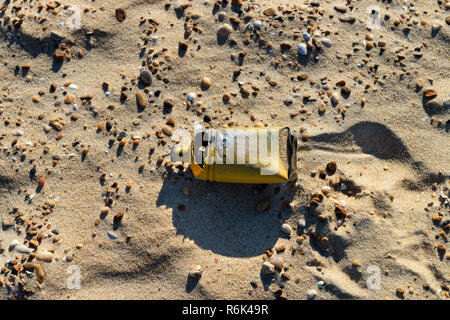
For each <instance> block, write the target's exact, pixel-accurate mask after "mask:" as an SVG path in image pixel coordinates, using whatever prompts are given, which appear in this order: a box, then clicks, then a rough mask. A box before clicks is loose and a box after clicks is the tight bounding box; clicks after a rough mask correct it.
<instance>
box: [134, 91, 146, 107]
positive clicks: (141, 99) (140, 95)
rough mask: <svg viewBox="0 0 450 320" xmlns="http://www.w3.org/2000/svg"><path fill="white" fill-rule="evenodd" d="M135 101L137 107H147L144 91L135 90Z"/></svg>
mask: <svg viewBox="0 0 450 320" xmlns="http://www.w3.org/2000/svg"><path fill="white" fill-rule="evenodd" d="M136 102H137V105H138V107H139V108H141V109H145V108H146V107H147V97H146V96H145V94H144V92H143V91H141V90H139V91H138V92H136Z"/></svg>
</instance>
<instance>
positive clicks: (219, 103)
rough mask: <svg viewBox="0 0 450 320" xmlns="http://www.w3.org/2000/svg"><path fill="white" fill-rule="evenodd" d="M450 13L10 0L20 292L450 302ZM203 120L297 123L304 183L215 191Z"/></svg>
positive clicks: (5, 240)
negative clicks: (196, 150) (195, 167)
mask: <svg viewBox="0 0 450 320" xmlns="http://www.w3.org/2000/svg"><path fill="white" fill-rule="evenodd" d="M116 2H117V3H116ZM40 3H42V4H41V5H40ZM449 9H450V2H445V1H434V0H433V1H428V0H420V1H405V2H403V1H392V2H390V1H389V2H376V1H366V0H361V1H354V0H353V1H351V0H349V1H340V0H339V1H280V0H272V1H263V0H261V1H244V0H243V1H235V0H233V1H224V0H222V1H217V2H214V1H177V2H175V1H169V0H167V1H158V0H155V1H151V0H147V1H145V0H140V1H131V0H124V1H98V0H97V1H82V0H76V1H58V2H57V1H42V2H38V1H6V2H5V3H4V4H3V9H2V10H1V12H2V13H0V31H1V34H0V37H1V40H0V57H1V59H0V60H1V63H0V79H1V86H0V120H1V121H0V149H1V150H0V216H1V218H2V229H1V230H0V268H1V269H0V270H1V272H0V297H1V298H2V299H14V298H19V299H290V300H291V299H307V298H310V299H316V300H319V299H448V297H449V290H450V283H449V281H450V273H449V270H450V268H449V263H450V260H449V259H450V252H449V250H450V246H449V244H448V240H447V236H448V233H449V229H450V224H449V223H450V215H449V204H448V198H446V197H448V183H447V184H446V181H449V175H450V166H449V163H450V161H449V159H450V156H449V152H450V148H449V145H450V138H449V132H448V131H449V126H450V124H449V123H450V117H449V115H450V113H449V105H450V100H449V99H450V78H449V76H448V75H449V71H450V64H449V57H450V56H449V50H448V48H449V43H450V40H449V38H450V29H449V23H450V18H449V17H450V12H449ZM304 33H307V34H308V35H304ZM308 38H310V39H309V41H308V42H306V40H305V39H308ZM299 44H303V45H304V46H300V48H298V47H297V46H298V45H299ZM305 48H306V51H307V52H306V55H303V54H302V53H301V52H303V50H305ZM143 70H148V71H149V72H144V73H142V75H141V71H143ZM205 77H207V78H208V79H204V78H205ZM149 78H151V81H149ZM202 81H203V86H202ZM150 82H151V84H150ZM137 92H140V93H139V94H138V96H136V94H137ZM190 93H194V94H195V99H194V100H193V102H188V95H189V94H190ZM191 96H193V95H191ZM196 122H198V123H200V124H202V125H203V126H204V127H205V128H207V127H211V128H223V127H232V128H234V127H246V126H247V127H253V126H257V127H261V126H289V127H290V128H291V129H292V130H293V131H294V132H295V134H296V135H297V136H298V144H299V151H298V179H297V180H296V181H294V182H289V183H285V184H275V185H251V184H222V183H213V182H204V181H200V180H197V179H195V177H193V175H192V173H191V171H190V170H189V169H186V168H183V167H181V166H178V165H173V164H172V163H171V162H170V150H171V148H172V147H173V146H174V145H175V144H176V143H177V141H176V139H172V138H174V136H175V134H174V131H175V130H176V129H181V128H184V129H187V130H189V132H191V133H193V128H194V124H195V123H196ZM166 123H167V124H166ZM171 135H172V136H171ZM173 140H175V141H173ZM327 166H328V170H327ZM261 201H264V204H265V205H263V207H267V204H269V205H268V207H267V208H264V209H266V210H265V211H263V212H260V211H261V210H256V209H257V207H258V204H260V203H261ZM260 206H261V205H259V207H260ZM284 224H287V225H289V226H290V228H289V227H286V226H283V228H282V225H284ZM290 229H292V232H291V233H290V234H286V233H285V232H284V231H291V230H290ZM283 230H284V231H283ZM280 258H281V259H280ZM47 261H50V262H47ZM265 262H266V264H265V265H264V267H263V263H265ZM274 265H275V266H277V267H279V268H274Z"/></svg>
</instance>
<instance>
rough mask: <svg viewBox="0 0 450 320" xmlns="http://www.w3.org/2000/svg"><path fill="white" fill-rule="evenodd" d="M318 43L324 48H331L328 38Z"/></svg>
mask: <svg viewBox="0 0 450 320" xmlns="http://www.w3.org/2000/svg"><path fill="white" fill-rule="evenodd" d="M320 42H321V43H322V44H323V45H324V46H325V47H328V48H330V47H331V46H332V43H331V41H330V40H329V39H328V38H322V39H320Z"/></svg>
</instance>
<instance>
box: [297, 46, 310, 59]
mask: <svg viewBox="0 0 450 320" xmlns="http://www.w3.org/2000/svg"><path fill="white" fill-rule="evenodd" d="M297 49H298V53H300V54H301V55H302V56H306V55H307V54H308V49H307V48H306V44H304V43H299V44H298V45H297Z"/></svg>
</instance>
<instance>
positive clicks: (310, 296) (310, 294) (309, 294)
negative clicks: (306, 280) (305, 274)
mask: <svg viewBox="0 0 450 320" xmlns="http://www.w3.org/2000/svg"><path fill="white" fill-rule="evenodd" d="M316 296H317V291H316V290H309V291H308V292H306V298H308V300H313V299H314V298H315V297H316Z"/></svg>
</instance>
